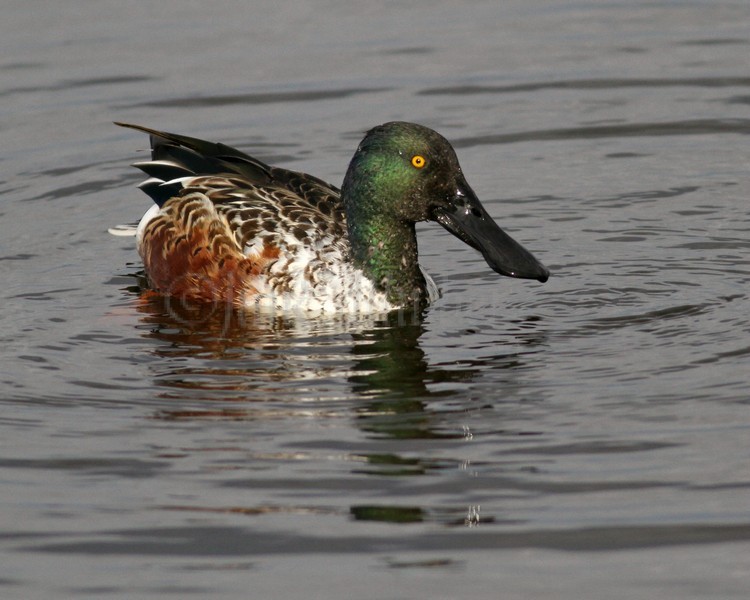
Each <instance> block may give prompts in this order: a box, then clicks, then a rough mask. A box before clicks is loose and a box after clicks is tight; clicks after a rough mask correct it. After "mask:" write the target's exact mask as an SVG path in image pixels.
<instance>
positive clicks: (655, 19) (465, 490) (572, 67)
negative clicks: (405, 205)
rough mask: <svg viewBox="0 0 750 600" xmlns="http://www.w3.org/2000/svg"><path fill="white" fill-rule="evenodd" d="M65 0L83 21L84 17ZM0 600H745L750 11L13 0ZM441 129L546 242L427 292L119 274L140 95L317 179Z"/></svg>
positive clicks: (463, 258) (748, 569)
mask: <svg viewBox="0 0 750 600" xmlns="http://www.w3.org/2000/svg"><path fill="white" fill-rule="evenodd" d="M84 14H85V15H86V17H85V18H82V17H81V15H84ZM0 30H2V32H3V35H2V36H0V49H2V54H1V55H2V59H1V60H0V72H1V73H2V85H1V86H0V97H2V108H0V114H1V115H2V120H1V121H0V128H1V129H2V132H3V141H4V148H5V152H4V153H3V155H2V156H1V157H0V164H2V167H3V168H2V171H0V172H1V175H0V190H2V192H3V202H2V204H1V205H0V272H2V275H3V281H4V285H3V287H2V291H1V292H0V293H1V294H2V304H3V311H2V312H0V322H1V323H2V329H1V331H2V333H0V342H1V343H2V357H3V358H2V362H1V363H0V365H1V366H0V381H2V404H1V405H0V444H1V445H2V452H0V483H1V485H0V525H1V527H0V553H1V554H2V565H3V568H2V570H1V571H0V586H2V591H1V592H0V595H2V597H3V598H32V597H33V598H44V597H46V598H56V599H60V598H81V597H87V596H88V597H96V598H128V599H130V598H153V597H157V596H158V597H168V596H173V597H180V598H182V597H199V598H202V597H212V598H235V597H236V598H244V597H247V598H311V597H312V598H326V599H331V600H336V599H338V598H341V599H343V598H352V597H357V598H373V599H374V598H378V599H396V598H399V599H400V598H427V597H429V598H434V599H442V598H445V599H448V598H459V597H466V598H469V597H471V598H497V597H499V596H498V594H499V593H501V595H502V597H503V598H537V599H545V598H549V599H553V598H554V599H556V600H560V599H565V598H571V599H573V598H575V599H580V598H608V599H609V598H613V599H619V598H622V599H625V598H636V597H653V598H661V599H665V598H680V599H685V598H695V599H698V598H701V599H702V598H709V597H710V598H746V597H747V593H748V589H750V565H749V564H748V558H747V557H748V556H749V555H750V552H749V551H750V502H749V501H748V497H749V496H748V493H749V492H750V490H749V489H748V488H749V487H750V467H749V466H748V465H750V441H749V440H750V416H749V411H750V407H749V406H748V405H749V404H750V402H749V400H750V395H749V394H748V391H747V389H748V376H747V372H748V364H749V361H750V318H749V317H748V315H750V306H749V303H748V292H747V290H748V282H749V281H750V263H749V261H748V256H749V254H748V251H749V249H750V242H749V241H748V240H749V239H750V236H749V235H748V233H749V232H750V209H749V208H748V206H750V205H749V204H748V197H749V196H750V184H748V176H747V173H748V170H747V165H748V139H749V138H748V133H750V113H749V112H748V105H750V77H749V74H748V70H747V57H748V52H749V51H750V37H749V36H748V31H750V7H747V6H746V5H745V3H741V2H739V3H732V2H708V1H705V2H701V1H697V2H691V3H675V2H648V3H646V2H634V3H617V2H579V3H567V2H557V3H546V2H506V3H502V5H500V6H498V4H497V3H496V2H489V1H488V2H479V1H477V2H468V3H466V2H464V3H462V4H461V5H456V4H450V3H448V2H431V3H425V2H417V3H412V4H409V5H401V4H398V3H396V4H389V5H387V6H386V7H385V8H383V7H381V6H376V5H367V6H364V5H361V6H360V5H357V4H356V3H354V4H352V3H343V2H338V1H333V0H331V1H328V2H324V1H322V0H321V1H320V2H313V3H310V2H304V3H303V2H289V3H278V4H277V5H275V6H274V7H271V6H268V7H264V8H263V9H262V10H261V9H260V8H259V7H250V6H245V5H243V6H240V5H237V4H235V3H231V2H224V1H220V2H215V3H212V4H211V5H210V6H209V5H208V4H194V5H191V4H185V5H184V6H182V7H181V8H180V9H179V10H176V9H175V8H174V7H172V6H171V5H159V6H157V7H152V8H149V10H148V11H145V10H144V11H139V10H138V9H137V8H136V7H135V6H130V5H128V4H127V3H126V4H123V3H115V2H110V1H105V2H100V3H97V4H96V5H90V4H89V3H85V4H84V3H80V2H73V3H70V2H69V3H66V4H65V6H63V4H59V5H50V6H48V7H46V9H45V10H44V11H40V10H36V9H33V8H32V7H31V5H30V4H29V3H26V2H16V1H11V2H10V4H9V5H8V6H7V7H5V8H4V11H3V24H2V25H0ZM392 119H406V120H413V121H418V122H421V123H424V124H426V125H428V126H432V127H434V128H436V129H438V130H439V131H441V132H442V133H443V134H444V135H445V136H447V137H448V138H449V139H450V140H452V141H453V142H454V145H455V147H456V149H457V151H458V154H459V159H460V160H461V164H462V166H463V169H464V171H465V173H466V175H467V178H468V180H469V182H470V183H471V185H472V187H473V188H474V190H475V191H476V192H477V194H478V195H479V196H480V198H481V199H482V201H483V203H484V204H485V206H486V207H487V209H488V211H489V212H490V213H491V214H492V215H493V216H494V217H495V218H496V219H497V220H498V221H499V222H500V223H501V224H502V225H503V226H504V227H505V228H506V229H507V230H508V231H509V232H511V233H512V235H513V236H514V237H515V238H516V239H518V240H519V241H521V242H522V243H523V244H524V245H525V246H526V247H528V248H529V249H531V250H532V251H533V252H534V254H535V255H536V256H538V257H539V258H540V260H542V261H543V262H544V263H545V264H546V265H547V266H549V267H550V269H551V270H552V273H553V276H552V278H551V279H550V280H549V281H548V282H547V283H546V284H544V285H541V284H538V283H536V282H531V281H519V280H511V279H506V278H500V277H498V276H497V275H496V274H494V273H492V272H491V271H490V270H489V269H488V268H487V267H486V265H485V263H484V262H483V260H482V259H481V257H480V256H478V255H477V253H476V252H475V251H473V250H472V249H471V248H468V247H466V246H463V245H462V244H461V243H460V242H458V241H457V240H455V239H454V238H452V237H451V236H450V235H449V234H448V233H447V232H445V231H444V230H442V228H440V227H437V226H435V225H429V224H426V225H424V226H420V227H419V236H420V238H419V239H420V253H421V256H422V262H423V264H424V266H425V267H426V269H427V270H428V271H429V272H430V273H431V274H432V275H433V276H434V278H435V279H436V280H437V282H438V284H439V285H440V287H441V289H442V292H443V297H442V298H441V300H440V301H439V302H438V303H437V304H435V305H434V306H433V307H431V308H429V309H428V310H427V311H425V312H424V313H423V314H419V315H406V316H403V315H402V316H401V317H403V318H401V317H400V316H399V315H392V316H390V317H387V318H385V317H380V318H370V317H341V318H334V319H331V318H329V319H322V318H321V319H300V318H294V317H286V318H282V317H279V318H271V317H268V316H260V315H253V314H249V313H236V312H231V311H229V312H227V311H225V310H224V309H223V307H214V306H208V307H194V306H183V305H181V304H180V303H177V302H172V301H164V300H159V299H154V298H149V297H148V296H143V295H142V294H141V290H140V287H139V277H140V275H141V264H140V262H139V259H138V257H137V255H136V253H135V251H134V248H133V243H132V240H129V239H126V238H116V237H113V236H110V235H109V234H108V233H107V228H108V227H111V226H112V225H115V224H117V223H129V222H133V221H135V220H137V219H138V218H139V217H140V216H141V214H142V213H143V212H145V210H146V209H147V208H148V206H149V200H148V198H147V197H146V196H145V195H144V194H142V193H141V192H139V191H138V190H137V189H135V185H136V184H137V183H138V181H139V180H140V176H139V174H138V173H137V172H136V171H135V170H134V169H132V168H130V167H128V164H129V163H130V162H135V161H137V160H139V159H142V158H143V157H145V156H146V154H145V148H146V144H147V140H146V139H145V136H139V135H137V134H135V133H134V132H132V131H126V130H122V129H119V128H117V127H114V126H113V125H112V124H111V122H112V121H114V120H119V121H128V122H135V123H142V124H144V125H148V126H153V127H157V128H162V129H166V130H172V131H176V132H180V133H184V134H187V135H193V136H199V137H204V138H207V139H212V140H217V141H223V142H226V143H230V144H233V145H236V146H238V147H240V148H242V149H244V150H246V151H248V152H250V153H252V154H255V155H256V156H258V157H259V158H261V159H263V160H266V161H268V162H272V163H276V164H280V165H284V166H288V167H290V168H294V169H299V170H304V171H307V172H310V173H313V174H315V175H317V176H319V177H322V178H324V179H327V180H330V181H332V182H334V183H336V184H338V183H340V181H341V179H342V177H343V173H344V170H345V168H346V165H347V163H348V160H349V158H350V157H351V155H352V153H353V151H354V148H355V147H356V144H357V142H358V141H359V139H360V138H361V136H362V132H363V131H364V130H366V129H367V128H369V127H371V126H372V125H375V124H377V123H379V122H384V121H388V120H392Z"/></svg>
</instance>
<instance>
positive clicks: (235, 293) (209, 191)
mask: <svg viewBox="0 0 750 600" xmlns="http://www.w3.org/2000/svg"><path fill="white" fill-rule="evenodd" d="M115 124H116V125H119V126H121V127H126V128H130V129H134V130H137V131H140V132H143V133H146V134H148V135H149V136H150V145H151V160H146V161H141V162H136V163H134V164H133V166H134V167H136V168H138V169H140V170H141V171H142V172H143V173H145V174H146V176H147V179H146V180H145V181H144V182H143V183H141V184H140V186H139V187H140V189H141V190H143V191H144V192H145V193H146V194H147V195H148V196H149V197H150V198H151V199H152V200H153V202H154V204H153V205H152V206H151V207H150V208H149V209H148V210H147V212H146V214H145V215H144V216H143V217H142V218H141V220H140V222H139V223H138V226H137V227H136V228H135V238H136V247H137V250H138V253H139V255H140V257H141V259H142V261H143V265H144V270H145V273H146V276H147V279H148V281H149V285H150V287H151V289H152V291H154V292H156V293H157V294H160V295H164V296H172V297H178V298H181V299H183V300H185V301H190V302H211V303H227V304H231V305H232V306H234V307H237V308H248V309H258V310H264V309H270V310H272V311H277V312H279V311H280V312H300V311H301V312H306V313H310V312H315V313H318V312H323V313H375V312H377V313H384V312H389V311H392V310H395V309H402V308H406V307H410V306H415V307H425V306H427V305H429V304H431V303H433V302H435V301H436V300H437V298H438V297H439V296H440V293H439V291H438V288H437V286H436V285H435V282H434V280H433V279H432V278H431V277H430V276H429V275H428V274H427V273H426V272H425V271H424V269H422V267H421V266H420V264H419V260H418V249H417V235H416V229H415V224H416V223H418V222H421V221H435V222H437V223H439V224H440V225H441V226H442V227H444V228H445V229H446V230H448V231H449V232H450V233H451V234H453V235H454V236H455V237H457V238H458V239H459V240H461V241H462V242H464V243H465V244H468V245H469V246H470V247H472V248H474V249H475V250H478V251H479V252H480V253H481V255H482V256H483V257H484V260H485V261H486V262H487V264H488V265H489V267H490V268H491V269H493V270H494V271H495V272H497V273H498V274H500V275H503V276H508V277H515V278H522V279H535V280H537V281H539V282H542V283H543V282H545V281H547V279H548V277H549V270H548V269H547V268H546V267H545V266H544V265H543V264H542V263H541V262H539V261H538V260H537V259H536V258H535V257H534V256H533V255H532V254H531V252H529V251H528V250H526V249H525V248H524V247H523V246H522V245H521V244H519V243H518V242H516V241H515V240H514V239H513V238H511V237H510V236H509V235H508V234H507V233H505V232H504V231H503V230H502V229H501V228H500V227H499V226H498V225H497V223H496V222H495V221H494V220H493V219H492V217H491V216H490V215H489V213H488V212H487V211H486V210H485V208H484V207H483V206H482V204H481V203H480V201H479V199H478V198H477V196H476V194H475V193H474V191H473V190H472V189H471V187H470V186H469V184H468V183H467V181H466V178H465V177H464V175H463V172H462V170H461V166H460V165H459V162H458V158H457V156H456V152H455V150H454V149H453V147H452V146H451V144H450V142H448V140H447V139H445V138H444V137H443V136H442V135H440V134H439V133H437V132H436V131H434V130H432V129H430V128H428V127H425V126H423V125H418V124H416V123H410V122H404V121H393V122H388V123H384V124H382V125H379V126H376V127H373V128H371V129H370V130H369V131H367V133H366V134H365V136H364V138H363V139H362V141H361V142H360V143H359V145H358V147H357V149H356V152H355V153H354V156H353V157H352V159H351V161H350V163H349V167H348V169H347V170H346V174H345V176H344V180H343V184H342V185H341V188H340V189H339V188H337V187H335V186H334V185H332V184H330V183H327V182H325V181H323V180H322V179H318V178H317V177H314V176H312V175H308V174H306V173H302V172H298V171H292V170H288V169H285V168H282V167H276V166H270V165H267V164H266V163H264V162H262V161H260V160H258V159H257V158H254V157H252V156H249V155H248V154H245V153H244V152H242V151H240V150H237V149H236V148H232V147H231V146H228V145H225V144H222V143H214V142H208V141H205V140H202V139H198V138H193V137H188V136H185V135H177V134H174V133H168V132H165V131H159V130H156V129H151V128H148V127H144V126H141V125H134V124H131V123H123V122H116V123H115Z"/></svg>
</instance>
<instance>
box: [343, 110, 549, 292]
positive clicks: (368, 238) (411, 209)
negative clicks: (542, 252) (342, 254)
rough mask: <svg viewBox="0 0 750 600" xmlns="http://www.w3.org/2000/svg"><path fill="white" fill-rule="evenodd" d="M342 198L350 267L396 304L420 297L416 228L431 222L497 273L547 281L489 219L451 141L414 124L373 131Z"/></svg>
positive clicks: (349, 174)
mask: <svg viewBox="0 0 750 600" xmlns="http://www.w3.org/2000/svg"><path fill="white" fill-rule="evenodd" d="M341 198H342V201H343V203H344V208H345V210H346V215H347V226H348V229H349V239H350V242H351V246H352V253H353V258H354V261H355V263H356V264H357V265H358V266H360V267H361V268H362V269H363V270H364V271H365V273H366V274H367V275H368V276H369V277H370V278H371V279H372V280H373V281H374V282H375V283H376V285H377V286H378V287H380V288H381V289H383V290H385V291H386V292H387V293H388V295H389V297H391V299H392V300H394V301H396V300H399V301H400V303H404V302H409V301H417V300H420V299H422V297H423V295H424V285H425V284H424V278H423V276H422V274H421V272H420V271H419V267H418V263H417V242H416V235H415V230H414V224H415V223H416V222H418V221H428V220H430V221H437V222H438V223H440V224H441V225H442V226H443V227H445V228H446V229H447V230H448V231H450V232H451V233H452V234H454V235H455V236H456V237H458V238H459V239H461V240H463V241H464V242H465V243H467V244H469V245H470V246H472V247H473V248H476V249H477V250H479V251H480V252H481V253H482V254H483V255H484V258H485V260H486V261H487V263H488V264H489V265H490V267H492V268H493V269H494V270H495V271H497V272H498V273H500V274H502V275H508V276H511V277H523V278H531V279H538V280H539V281H546V280H547V277H548V276H549V272H548V271H547V269H546V268H545V267H544V266H543V265H542V264H541V263H539V262H538V261H537V260H536V259H535V258H534V257H533V256H532V255H531V254H530V253H529V252H528V251H527V250H525V249H524V248H523V247H522V246H521V245H520V244H518V243H517V242H515V241H514V240H512V239H511V238H510V237H509V236H508V235H507V234H506V233H505V232H503V231H502V230H501V229H500V228H499V227H498V226H497V224H496V223H495V222H494V221H493V220H492V218H491V217H490V216H489V214H487V212H486V211H485V209H484V207H482V205H481V203H480V202H479V200H478V199H477V197H476V195H475V194H474V192H473V191H472V189H471V188H470V187H469V184H468V183H467V182H466V179H465V178H464V176H463V173H462V172H461V166H460V165H459V163H458V158H457V157H456V153H455V151H454V150H453V147H452V146H451V145H450V143H449V142H448V141H447V140H446V139H445V138H444V137H443V136H441V135H440V134H439V133H437V132H435V131H433V130H432V129H429V128H427V127H423V126H421V125H416V124H414V123H405V122H398V121H397V122H391V123H385V124H384V125H380V126H378V127H375V128H373V129H371V130H370V131H369V132H368V133H367V135H366V136H365V138H364V139H363V140H362V142H361V143H360V145H359V147H358V148H357V152H356V153H355V155H354V157H353V158H352V161H351V163H350V164H349V169H348V170H347V172H346V176H345V178H344V183H343V186H342V188H341Z"/></svg>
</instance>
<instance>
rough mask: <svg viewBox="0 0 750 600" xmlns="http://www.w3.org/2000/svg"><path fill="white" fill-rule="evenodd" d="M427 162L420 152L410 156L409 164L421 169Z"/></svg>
mask: <svg viewBox="0 0 750 600" xmlns="http://www.w3.org/2000/svg"><path fill="white" fill-rule="evenodd" d="M426 164H427V160H426V159H425V157H424V156H422V155H420V154H415V155H414V156H412V157H411V166H412V167H414V168H415V169H421V168H422V167H424V166H425V165H426Z"/></svg>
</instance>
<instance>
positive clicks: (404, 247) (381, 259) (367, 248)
mask: <svg viewBox="0 0 750 600" xmlns="http://www.w3.org/2000/svg"><path fill="white" fill-rule="evenodd" d="M373 206H378V204H377V202H371V203H365V204H362V203H349V205H347V226H348V229H349V242H350V243H351V249H352V258H353V260H354V264H355V265H356V266H357V267H358V268H360V269H362V271H363V272H364V274H365V275H366V276H367V277H368V278H369V279H370V280H371V281H372V282H373V283H374V284H375V287H376V288H377V289H378V290H380V291H381V292H383V293H384V294H385V295H386V297H387V298H388V301H389V302H390V303H391V304H393V305H394V306H408V305H412V304H418V303H421V302H424V301H425V300H426V283H425V279H424V275H422V271H421V269H420V268H419V262H418V259H417V256H418V254H417V234H416V231H415V229H414V223H405V222H403V221H398V220H395V219H386V218H385V215H383V214H372V213H373V212H374V211H372V210H367V209H368V208H371V207H373Z"/></svg>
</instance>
